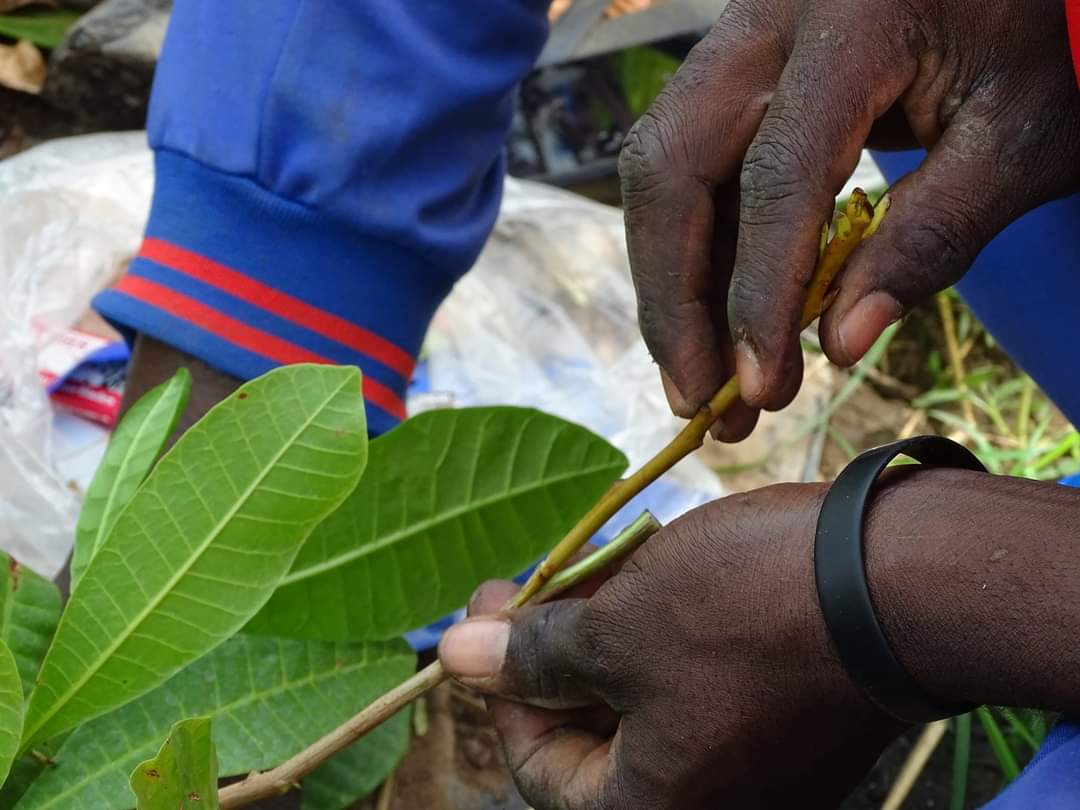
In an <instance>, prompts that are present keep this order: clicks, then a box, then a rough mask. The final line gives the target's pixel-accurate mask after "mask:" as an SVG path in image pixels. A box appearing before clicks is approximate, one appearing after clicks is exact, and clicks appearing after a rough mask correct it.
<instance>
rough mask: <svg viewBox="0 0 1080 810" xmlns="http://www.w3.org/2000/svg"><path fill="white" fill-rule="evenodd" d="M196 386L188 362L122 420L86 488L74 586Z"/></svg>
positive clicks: (73, 570) (78, 529)
mask: <svg viewBox="0 0 1080 810" xmlns="http://www.w3.org/2000/svg"><path fill="white" fill-rule="evenodd" d="M190 391H191V375H190V374H189V373H188V371H187V369H185V368H182V369H180V370H179V371H177V372H176V375H175V376H174V377H173V378H172V379H171V380H168V381H167V382H164V383H162V384H161V385H159V386H157V387H156V388H154V389H152V390H151V391H148V392H147V393H146V394H145V395H144V396H143V397H141V398H140V399H139V401H138V402H136V403H135V404H134V405H133V406H132V407H131V410H130V411H128V413H127V415H126V416H124V418H123V420H121V422H120V424H119V425H118V426H117V428H116V431H115V432H114V433H113V435H112V439H110V440H109V447H108V449H107V450H106V451H105V457H104V458H103V459H102V460H101V464H100V465H99V466H98V469H97V473H95V475H94V480H93V481H91V482H90V487H89V489H87V490H86V498H85V499H84V500H83V505H82V510H81V511H80V512H79V522H78V524H77V525H76V526H75V551H74V552H73V553H72V555H71V587H72V589H73V590H74V588H75V585H76V584H77V583H78V581H79V579H80V578H81V577H82V573H83V571H84V570H85V569H86V565H87V563H89V562H90V559H91V558H92V557H93V556H94V552H95V551H96V550H97V549H98V547H100V546H101V543H102V541H103V540H104V539H105V537H106V535H108V533H109V530H110V529H111V528H112V525H113V523H115V522H116V517H117V515H119V514H120V511H121V510H122V509H123V508H124V507H125V506H127V503H128V501H130V500H131V496H132V495H134V494H135V490H136V489H137V488H138V486H139V484H141V483H142V481H143V479H144V478H146V474H147V473H148V472H150V468H151V467H153V466H154V461H156V460H157V457H158V454H160V453H161V448H163V447H164V446H165V442H166V440H167V439H168V438H169V436H170V435H172V432H173V431H174V430H175V429H176V423H177V422H178V421H179V420H180V414H182V413H183V412H184V408H185V406H186V405H187V400H188V394H189V393H190Z"/></svg>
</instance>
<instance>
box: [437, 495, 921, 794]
mask: <svg viewBox="0 0 1080 810" xmlns="http://www.w3.org/2000/svg"><path fill="white" fill-rule="evenodd" d="M823 494H824V489H823V488H822V487H821V486H818V485H791V486H779V487H771V488H769V489H764V490H759V491H757V492H753V493H749V494H746V495H735V496H732V497H729V498H725V499H723V500H721V501H717V502H714V503H712V504H710V505H708V506H705V507H703V508H701V509H698V510H696V511H694V512H692V513H690V514H689V515H687V516H686V517H684V518H682V519H680V520H678V521H676V522H674V523H672V524H671V525H670V526H669V527H667V528H666V529H664V530H663V531H662V532H661V533H659V534H658V535H656V536H654V537H653V538H652V539H650V540H649V542H648V543H647V544H646V545H645V546H644V547H643V548H642V549H641V550H639V551H638V552H637V553H636V554H635V555H634V556H633V557H632V558H631V560H630V561H629V562H627V563H626V564H625V565H624V566H623V568H622V570H620V571H619V572H618V573H617V574H615V575H614V576H613V577H611V578H610V579H609V580H608V581H607V582H605V583H603V584H602V585H601V586H600V587H599V590H598V591H596V592H595V595H593V596H592V598H590V599H582V598H577V599H567V600H564V601H560V602H555V603H552V604H550V605H545V606H542V607H537V608H526V609H524V610H522V611H519V612H517V613H515V614H514V615H513V616H506V615H496V616H494V617H491V618H487V619H472V620H469V621H466V622H465V623H463V624H460V625H458V626H457V627H455V628H454V629H452V630H450V631H449V632H448V634H447V635H446V636H445V637H444V640H443V643H442V645H441V647H440V655H441V657H442V661H443V664H444V665H445V666H446V668H447V669H448V671H449V672H451V674H453V675H455V676H456V677H457V678H458V679H459V680H461V681H462V682H463V683H465V684H466V685H469V686H472V687H475V688H477V689H479V690H480V691H482V692H485V693H487V694H489V695H494V696H499V697H492V698H490V699H489V707H490V709H491V711H492V714H493V717H494V721H495V724H496V727H497V729H498V731H499V733H500V735H501V736H502V739H503V743H504V745H505V748H506V754H507V759H508V761H509V763H510V767H511V768H512V770H513V772H514V776H515V779H516V781H517V783H518V786H519V788H520V790H521V792H522V795H523V796H524V797H525V798H526V799H527V800H528V801H529V802H530V804H531V805H532V806H533V807H535V808H537V810H556V808H557V809H558V810H639V809H640V810H646V808H647V809H648V810H665V808H670V810H676V809H677V810H696V808H709V810H712V808H715V807H720V806H725V807H738V808H745V809H746V810H752V809H753V808H770V810H775V808H779V807H784V808H787V807H798V808H815V807H834V806H835V805H836V804H837V803H838V802H839V801H840V800H841V799H842V798H843V797H844V796H846V795H847V793H848V792H850V790H851V789H852V787H854V785H855V784H856V783H857V782H858V780H859V779H860V778H861V777H862V776H863V774H864V773H865V771H866V770H867V769H868V768H869V767H870V766H871V765H872V764H873V763H874V761H875V760H876V759H877V757H878V755H879V753H880V752H881V750H882V749H883V748H884V746H885V745H886V744H887V743H888V742H889V741H890V740H892V739H893V738H894V736H895V735H896V734H897V733H898V732H899V731H900V730H901V729H900V727H899V725H898V724H897V723H896V722H895V721H893V720H891V719H890V718H888V717H887V716H885V715H884V714H883V713H881V712H880V711H878V710H877V709H876V708H875V707H873V706H872V705H871V704H870V703H869V702H868V701H867V700H866V699H865V698H864V697H863V695H862V693H861V692H860V691H859V689H858V688H857V687H856V686H855V685H854V684H853V683H852V682H851V681H850V680H849V679H848V677H847V675H846V674H845V672H844V671H843V669H842V668H841V666H840V664H839V662H838V661H837V660H836V659H835V658H834V656H833V653H832V652H831V650H830V646H829V643H828V640H827V636H826V632H825V629H824V626H823V622H822V620H821V617H820V611H819V608H818V603H817V596H816V591H815V587H814V581H813V565H812V551H811V549H812V537H813V531H814V525H815V522H816V516H817V512H818V509H819V508H820V504H821V499H822V497H823ZM514 591H515V586H514V585H513V584H512V583H507V582H496V583H489V584H487V585H486V586H484V587H483V588H481V589H480V590H479V591H478V592H477V595H476V596H475V597H474V600H473V604H472V605H471V607H470V613H471V614H472V615H476V614H483V613H487V612H492V611H497V610H498V609H499V608H500V607H501V605H502V604H503V603H505V601H506V600H507V599H508V598H509V596H510V595H512V594H513V592H514ZM507 698H509V699H507ZM511 700H513V701H516V702H511ZM523 702H525V703H528V704H529V705H524V704H523ZM539 707H543V708H539ZM721 802H723V804H721Z"/></svg>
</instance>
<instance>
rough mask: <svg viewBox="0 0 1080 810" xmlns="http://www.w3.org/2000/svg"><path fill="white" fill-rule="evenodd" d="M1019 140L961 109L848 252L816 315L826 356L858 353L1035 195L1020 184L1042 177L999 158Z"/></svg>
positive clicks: (959, 271)
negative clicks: (833, 290) (830, 296)
mask: <svg viewBox="0 0 1080 810" xmlns="http://www.w3.org/2000/svg"><path fill="white" fill-rule="evenodd" d="M985 112H986V115H992V114H993V113H991V112H990V111H985ZM1021 123H1023V119H1022V118H1021ZM1021 137H1022V133H1020V132H1015V133H1010V132H1009V131H1008V130H1007V129H1004V128H1003V127H1002V126H1000V125H999V126H997V127H995V126H990V125H989V123H988V121H987V119H986V116H985V115H984V114H982V113H981V112H980V111H978V108H969V109H966V110H965V109H962V110H961V111H960V112H959V113H958V114H957V116H956V117H955V118H954V119H953V121H952V122H951V124H950V126H949V128H948V130H947V131H946V132H945V134H944V136H943V137H942V139H941V140H940V141H939V142H938V144H937V145H936V146H935V147H934V149H932V150H931V152H930V153H929V155H928V156H927V158H926V160H925V161H924V162H923V164H922V166H920V167H919V168H918V169H917V170H916V171H914V172H912V173H911V174H909V175H908V176H907V177H905V178H903V179H902V180H901V181H900V182H899V183H898V184H897V185H896V186H895V187H894V188H893V189H892V190H891V191H890V196H891V197H892V207H891V208H890V210H889V214H888V216H887V217H886V218H885V220H884V221H883V223H882V227H881V228H880V229H879V230H878V231H877V233H876V234H875V235H874V236H873V237H871V238H869V239H867V240H866V241H864V242H863V243H862V244H861V245H860V247H859V249H858V250H857V251H856V253H855V254H854V255H853V256H852V258H851V260H850V262H849V263H848V266H847V268H846V269H845V270H844V271H843V272H842V273H841V275H840V277H839V279H838V281H837V286H838V288H839V293H838V295H837V297H836V300H835V301H834V302H833V304H832V306H831V307H830V309H829V311H828V313H827V314H826V315H825V317H823V318H822V322H821V327H820V334H821V343H822V347H823V349H824V350H825V353H826V354H827V355H828V356H829V358H830V359H831V360H833V361H834V362H836V363H838V364H841V365H850V364H852V363H854V362H856V361H857V360H859V358H861V357H862V356H863V355H864V354H865V353H866V351H867V350H868V349H869V348H870V347H871V346H872V345H873V343H874V341H875V340H877V338H878V337H880V335H881V333H882V331H884V329H885V328H886V327H887V326H888V325H889V324H891V323H892V322H894V321H896V320H897V319H898V318H900V317H901V316H902V315H903V314H904V313H905V312H907V311H908V310H909V309H910V308H911V307H913V306H915V305H917V304H919V303H920V302H922V301H923V300H925V299H927V298H929V297H930V296H931V295H933V294H934V293H935V292H938V291H940V290H944V289H946V288H947V287H949V286H951V285H952V284H954V283H955V282H956V281H958V280H959V279H960V278H961V276H962V275H963V274H964V273H965V272H966V271H967V269H968V268H969V267H970V266H971V264H972V262H973V261H974V260H975V257H976V256H977V255H978V253H979V251H981V250H982V248H983V247H985V246H986V244H987V243H988V242H989V241H990V240H991V239H992V238H993V237H994V236H995V235H996V234H997V233H998V232H999V231H1001V230H1002V229H1003V228H1004V227H1005V226H1006V225H1008V224H1009V223H1010V222H1012V221H1013V220H1015V219H1017V218H1018V217H1019V216H1021V215H1022V214H1023V213H1024V212H1025V211H1027V210H1029V209H1030V208H1033V207H1034V206H1035V205H1037V204H1039V203H1041V202H1043V201H1044V200H1043V198H1042V197H1035V196H1032V195H1031V193H1030V192H1029V191H1028V189H1032V188H1047V187H1049V186H1051V185H1052V184H1050V183H1042V182H1039V181H1037V179H1036V178H1035V177H1033V174H1034V169H1033V167H1032V166H1031V165H1030V164H1029V165H1025V164H1024V163H1023V162H1021V161H1020V160H1019V159H1018V160H1008V159H1003V157H1002V156H1003V155H1005V154H1008V152H1009V147H1010V142H1014V141H1016V140H1019V139H1020V138H1021ZM1027 148H1032V147H1030V146H1029V147H1027ZM1034 151H1038V149H1037V147H1035V148H1034ZM1048 196H1049V195H1048Z"/></svg>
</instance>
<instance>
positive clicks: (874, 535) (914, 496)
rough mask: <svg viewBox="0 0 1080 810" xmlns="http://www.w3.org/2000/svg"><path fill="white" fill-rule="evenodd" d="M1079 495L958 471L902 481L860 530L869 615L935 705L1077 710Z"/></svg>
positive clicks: (921, 473) (888, 488) (884, 493)
mask: <svg viewBox="0 0 1080 810" xmlns="http://www.w3.org/2000/svg"><path fill="white" fill-rule="evenodd" d="M1078 526H1080V492H1078V491H1076V490H1071V489H1069V488H1067V487H1061V486H1057V485H1055V484H1049V483H1038V482H1033V481H1026V480H1021V479H1016V478H1007V477H1002V476H989V475H984V474H978V473H970V472H962V471H957V470H925V469H917V470H914V471H913V472H911V473H906V472H905V473H901V474H900V475H897V476H895V477H894V478H893V480H891V481H889V482H888V483H887V484H885V486H884V487H883V489H882V490H881V492H880V493H879V494H878V495H876V496H875V498H874V502H873V504H872V506H871V509H870V514H869V518H868V522H867V530H866V553H867V573H868V577H869V581H870V587H871V592H872V596H873V599H874V604H875V607H876V608H877V610H878V613H879V616H880V618H881V621H882V623H883V625H884V627H885V631H886V634H887V635H888V637H889V640H890V642H891V643H892V645H893V646H894V648H895V650H896V652H897V655H898V656H899V657H900V659H901V660H902V661H903V662H904V664H905V666H907V667H908V668H909V669H910V671H911V672H912V674H913V675H914V676H915V678H916V679H917V680H918V681H919V683H921V684H922V685H923V686H924V687H925V688H926V689H927V690H929V691H930V692H931V693H932V694H934V695H935V696H937V697H938V698H939V699H942V700H946V701H949V702H957V703H963V702H968V703H977V704H993V705H1012V706H1027V707H1039V708H1047V709H1053V710H1057V711H1064V712H1069V713H1078V712H1080V644H1078V643H1077V639H1080V531H1078V529H1077V527H1078Z"/></svg>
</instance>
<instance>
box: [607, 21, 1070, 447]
mask: <svg viewBox="0 0 1080 810" xmlns="http://www.w3.org/2000/svg"><path fill="white" fill-rule="evenodd" d="M864 145H870V146H875V147H879V148H914V147H916V146H922V147H925V148H926V149H928V150H929V156H928V158H927V160H926V162H925V163H924V164H923V166H922V167H921V169H919V170H918V171H917V172H915V173H913V174H912V175H909V176H908V177H906V178H904V179H903V180H902V181H901V182H900V183H899V184H898V185H897V186H896V187H895V188H894V189H893V191H892V197H893V206H892V210H891V211H890V213H889V216H888V217H887V218H886V219H885V223H884V225H883V227H882V228H881V230H880V231H879V232H878V234H877V235H876V236H875V237H874V238H872V239H870V240H868V241H867V242H865V243H864V244H863V245H862V246H861V247H860V248H859V249H858V251H857V252H856V253H855V255H854V256H853V258H852V259H851V261H850V262H849V264H848V266H847V268H846V270H845V271H844V272H843V274H842V275H841V277H840V279H839V281H838V284H839V290H840V292H839V295H838V297H837V298H836V300H835V302H834V304H833V305H832V307H831V309H830V310H829V311H828V313H827V314H826V315H825V316H824V318H823V319H822V322H821V327H820V332H821V341H822V345H823V347H824V349H825V352H826V354H828V356H829V357H830V359H832V360H833V361H834V362H836V363H838V364H841V365H848V364H851V363H853V362H855V361H856V360H858V359H859V358H860V357H861V356H862V355H863V354H864V353H865V351H866V350H867V349H868V348H869V347H870V345H871V344H872V343H873V341H874V340H875V339H876V338H877V337H878V336H879V335H880V333H881V331H882V330H883V329H884V328H885V327H886V326H887V325H888V324H889V323H890V322H892V321H894V320H896V319H897V318H899V317H900V316H901V315H902V314H903V313H904V312H906V311H907V310H908V309H909V308H910V307H912V306H913V305H915V304H917V303H919V302H920V301H922V300H923V299H925V298H926V297H928V296H929V295H931V294H932V293H934V292H936V291H938V290H941V289H944V288H945V287H947V286H949V285H951V284H952V283H954V282H955V281H956V280H957V279H958V278H960V276H961V275H963V273H964V272H965V271H966V270H967V268H968V267H969V266H970V264H971V262H972V261H973V260H974V257H975V256H976V255H977V253H978V252H979V250H981V248H982V247H983V246H984V245H986V243H987V242H988V241H989V240H990V239H991V238H992V237H993V236H994V235H995V234H997V233H998V232H999V231H1000V230H1001V229H1002V228H1003V227H1004V226H1006V225H1007V224H1008V223H1009V222H1011V221H1013V220H1014V219H1016V218H1017V217H1019V216H1020V215H1021V214H1023V213H1024V212H1026V211H1028V210H1030V209H1031V208H1033V207H1035V206H1037V205H1039V204H1041V203H1043V202H1046V201H1049V200H1051V199H1054V198H1057V197H1060V196H1063V195H1065V194H1067V193H1070V192H1072V191H1075V190H1076V189H1077V188H1078V187H1080V182H1078V181H1080V149H1078V146H1080V90H1078V89H1077V80H1076V77H1075V75H1074V73H1073V68H1072V65H1071V61H1070V54H1069V46H1068V41H1067V27H1066V21H1065V13H1064V3H1062V2H1061V0H1028V1H1027V2H1019V0H881V2H876V3H870V2H866V1H865V0H732V2H731V3H730V5H729V6H728V7H727V9H726V10H725V12H724V14H723V15H722V17H721V18H720V20H719V21H718V22H717V24H716V26H715V27H714V28H713V30H712V31H711V32H710V34H709V35H708V36H707V37H706V38H705V40H704V41H703V42H702V43H701V44H700V45H699V46H698V47H697V48H696V49H695V50H694V51H693V53H692V54H691V55H690V57H689V58H688V59H687V61H686V63H685V64H684V65H683V67H682V69H681V70H680V71H679V72H678V73H677V74H676V76H675V77H674V78H673V79H672V81H671V82H670V83H669V85H668V86H667V88H666V89H665V90H664V92H663V93H662V94H661V95H660V97H659V98H658V99H657V101H656V103H655V104H654V105H653V107H652V108H651V109H650V110H649V111H648V113H646V115H645V116H644V117H643V118H642V120H641V121H640V122H639V123H638V124H637V126H636V127H635V128H634V129H633V131H632V132H631V133H630V134H629V136H628V138H627V142H626V144H625V146H624V149H623V153H622V156H621V160H620V167H619V168H620V174H621V176H622V182H623V194H624V204H625V208H626V226H627V237H628V241H629V247H630V257H631V264H632V267H633V274H634V281H635V285H636V288H637V293H638V303H639V315H640V321H641V326H642V331H643V333H644V336H645V340H646V342H647V344H648V346H649V348H650V350H651V351H652V353H653V355H654V356H655V358H656V359H657V361H658V362H659V364H660V366H661V368H662V370H663V374H664V377H665V388H666V389H667V391H668V396H669V399H670V401H671V403H672V407H673V409H674V410H675V411H676V412H677V413H679V414H680V415H683V416H690V415H692V413H693V412H694V411H695V409H696V408H697V407H698V406H699V405H701V404H702V403H703V402H705V401H706V400H707V399H708V398H709V396H710V395H711V394H712V393H713V392H714V391H715V390H716V389H718V388H719V387H720V386H721V385H722V384H723V382H725V381H726V380H727V379H728V377H729V376H730V375H731V373H732V372H733V371H735V370H736V367H737V370H738V373H739V377H740V384H741V389H742V395H743V399H744V400H745V402H747V403H749V405H741V406H739V407H737V408H736V409H734V410H733V411H731V412H729V414H728V415H727V416H725V418H724V422H723V424H722V425H720V426H719V427H718V428H717V430H716V432H717V434H718V436H719V437H720V438H723V439H726V440H732V441H734V440H738V439H740V438H743V437H745V436H746V435H747V434H748V433H749V432H750V431H751V430H752V429H753V425H754V423H755V421H756V418H757V414H756V411H755V408H762V407H764V408H769V409H775V408H780V407H783V406H784V405H785V404H787V403H788V402H789V401H790V400H791V398H792V397H793V396H794V395H795V392H796V391H797V390H798V387H799V384H800V381H801V377H802V374H801V370H802V359H801V356H800V352H799V345H798V331H799V329H798V321H799V311H800V308H801V306H802V302H803V297H804V295H805V292H804V286H805V284H806V282H807V280H808V279H809V278H810V274H811V272H812V271H813V267H814V263H815V259H816V255H817V246H818V239H819V232H820V228H821V224H822V222H824V221H825V220H826V219H827V217H828V216H829V212H830V210H831V207H832V205H833V199H834V197H835V195H836V194H837V193H838V192H839V191H840V189H841V187H842V185H843V183H844V181H845V180H846V178H847V177H848V176H849V175H850V174H851V172H852V171H853V170H854V168H855V165H856V163H857V162H858V159H859V154H860V150H861V149H862V148H863V146H864ZM1017 270H1018V272H1025V273H1030V272H1032V271H1036V272H1037V268H1017ZM1033 283H1037V281H1033ZM733 336H734V337H733ZM751 406H753V407H751Z"/></svg>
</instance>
